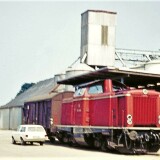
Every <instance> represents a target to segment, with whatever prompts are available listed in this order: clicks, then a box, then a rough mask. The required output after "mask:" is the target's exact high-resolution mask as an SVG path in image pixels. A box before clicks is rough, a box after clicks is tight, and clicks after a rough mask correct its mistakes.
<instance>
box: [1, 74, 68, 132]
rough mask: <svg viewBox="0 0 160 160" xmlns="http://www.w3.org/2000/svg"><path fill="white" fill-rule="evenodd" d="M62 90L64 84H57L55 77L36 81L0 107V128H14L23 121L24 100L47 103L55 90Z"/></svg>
mask: <svg viewBox="0 0 160 160" xmlns="http://www.w3.org/2000/svg"><path fill="white" fill-rule="evenodd" d="M64 90H65V86H64V85H57V83H56V81H55V77H54V78H50V79H47V80H44V81H40V82H38V83H37V84H35V85H34V86H32V87H31V88H29V89H28V90H26V91H25V92H23V93H22V94H20V95H19V96H16V97H15V98H14V99H13V100H11V101H10V102H9V103H7V104H6V105H4V106H2V107H0V129H11V130H14V129H16V128H17V126H18V125H20V124H22V123H23V111H24V103H25V102H27V101H30V102H31V101H35V100H37V101H45V102H46V103H49V101H48V100H49V99H51V98H52V97H53V96H54V95H55V92H63V91H64ZM51 91H52V92H51ZM45 105H46V104H45Z"/></svg>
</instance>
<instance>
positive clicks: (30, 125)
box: [20, 124, 43, 127]
mask: <svg viewBox="0 0 160 160" xmlns="http://www.w3.org/2000/svg"><path fill="white" fill-rule="evenodd" d="M20 126H21V127H43V126H41V125H37V124H22V125H20Z"/></svg>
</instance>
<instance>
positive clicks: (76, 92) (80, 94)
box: [74, 88, 86, 97]
mask: <svg viewBox="0 0 160 160" xmlns="http://www.w3.org/2000/svg"><path fill="white" fill-rule="evenodd" d="M85 89H86V88H78V89H77V90H76V91H75V93H74V96H75V97H77V96H83V95H84V92H85Z"/></svg>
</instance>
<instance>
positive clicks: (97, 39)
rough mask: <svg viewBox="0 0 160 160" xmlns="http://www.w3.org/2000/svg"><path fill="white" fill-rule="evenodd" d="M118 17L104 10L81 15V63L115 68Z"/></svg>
mask: <svg viewBox="0 0 160 160" xmlns="http://www.w3.org/2000/svg"><path fill="white" fill-rule="evenodd" d="M116 17H117V13H115V12H108V11H102V10H87V11H86V12H84V13H82V14H81V55H80V56H81V61H84V63H86V64H88V65H90V66H114V62H115V28H116ZM84 57H85V58H84ZM84 59H85V60H84Z"/></svg>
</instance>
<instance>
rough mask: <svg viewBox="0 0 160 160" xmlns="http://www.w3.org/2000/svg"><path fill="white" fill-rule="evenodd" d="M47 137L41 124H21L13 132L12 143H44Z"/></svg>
mask: <svg viewBox="0 0 160 160" xmlns="http://www.w3.org/2000/svg"><path fill="white" fill-rule="evenodd" d="M46 139H47V134H46V131H45V129H44V128H43V127H42V126H41V125H20V126H19V127H18V129H17V131H15V132H13V133H12V143H13V144H16V143H21V144H22V145H25V144H26V143H27V142H30V144H33V142H37V143H39V144H40V145H43V143H44V142H45V140H46Z"/></svg>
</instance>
